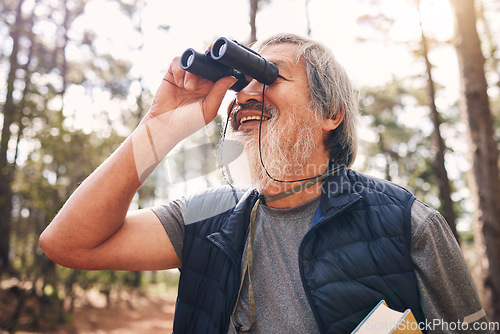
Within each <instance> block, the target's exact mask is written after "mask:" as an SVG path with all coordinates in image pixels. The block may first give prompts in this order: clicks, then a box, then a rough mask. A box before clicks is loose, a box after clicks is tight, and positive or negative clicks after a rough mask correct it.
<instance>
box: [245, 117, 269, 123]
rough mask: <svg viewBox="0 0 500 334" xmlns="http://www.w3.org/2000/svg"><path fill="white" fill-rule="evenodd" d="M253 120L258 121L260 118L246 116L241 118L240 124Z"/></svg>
mask: <svg viewBox="0 0 500 334" xmlns="http://www.w3.org/2000/svg"><path fill="white" fill-rule="evenodd" d="M265 119H266V118H264V120H265ZM253 120H256V121H260V116H246V117H243V118H241V120H240V123H244V122H246V121H253Z"/></svg>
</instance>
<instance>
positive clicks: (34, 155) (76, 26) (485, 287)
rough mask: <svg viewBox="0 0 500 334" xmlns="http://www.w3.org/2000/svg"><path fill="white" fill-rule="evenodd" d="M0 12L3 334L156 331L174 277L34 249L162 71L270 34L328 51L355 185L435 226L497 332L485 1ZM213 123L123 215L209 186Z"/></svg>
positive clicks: (228, 0)
mask: <svg viewBox="0 0 500 334" xmlns="http://www.w3.org/2000/svg"><path fill="white" fill-rule="evenodd" d="M0 9H1V10H0V18H1V20H0V43H1V44H0V77H1V79H0V105H1V107H0V108H1V109H0V110H1V114H0V129H1V131H2V132H1V139H0V332H1V331H5V332H9V333H14V332H28V333H33V332H54V333H94V332H101V333H107V332H117V333H127V332H129V333H149V332H151V333H156V332H158V331H159V330H162V329H167V330H168V329H171V316H172V312H173V305H174V303H175V295H176V284H177V278H178V273H177V271H176V270H170V271H159V272H116V271H114V272H112V271H101V272H98V271H77V270H70V269H67V268H63V267H60V266H58V265H55V264H54V263H53V262H51V261H50V260H49V259H48V258H46V257H45V256H44V254H43V253H42V252H41V250H40V249H39V247H38V236H39V235H40V233H41V232H42V231H43V229H44V228H45V227H46V226H47V225H48V224H49V222H50V221H51V219H52V218H53V217H54V215H55V214H56V213H57V211H58V210H59V209H60V208H61V207H62V205H63V203H64V202H65V201H66V199H67V198H68V197H69V196H70V194H71V193H72V192H73V191H74V190H75V189H76V187H77V186H78V184H79V183H80V182H82V181H83V180H84V179H85V177H86V176H87V175H89V174H90V173H91V172H92V171H93V170H94V169H95V168H96V167H97V166H98V165H99V164H100V163H101V162H102V161H103V160H104V159H105V158H106V157H107V156H108V155H109V154H110V153H111V152H112V151H113V150H114V149H116V148H117V146H118V145H119V144H120V143H121V142H122V141H123V140H124V139H125V138H126V137H127V136H128V135H129V134H130V133H131V132H132V131H133V129H134V128H135V126H136V125H137V124H138V123H139V121H140V120H141V119H142V117H143V116H144V115H145V113H146V112H147V111H148V108H149V105H150V103H151V100H152V96H153V95H154V93H155V91H156V88H157V87H158V85H159V83H160V82H161V79H162V77H163V74H164V72H165V71H166V70H167V68H168V66H169V64H170V61H171V59H172V58H173V57H175V56H178V55H180V54H181V53H182V52H183V51H184V50H185V49H186V48H189V47H192V48H194V49H197V50H198V51H203V50H205V49H206V47H207V46H208V45H209V44H210V43H212V42H213V41H214V40H215V39H216V38H218V37H221V36H223V37H228V38H231V39H235V40H238V41H239V42H241V43H245V44H248V45H250V44H251V43H252V42H254V41H255V40H256V39H259V38H264V37H266V36H268V35H270V34H273V33H277V32H293V33H298V34H301V35H309V36H311V37H312V38H314V39H318V40H320V41H321V42H323V43H324V44H326V45H327V46H329V47H330V48H331V49H332V51H333V52H334V54H335V55H336V57H337V59H338V60H339V62H340V63H341V64H342V65H343V66H344V67H345V68H346V69H347V71H348V73H349V75H350V76H351V78H352V80H353V82H354V83H355V85H356V87H357V89H358V90H359V92H360V111H361V114H362V117H361V119H360V126H361V130H360V136H361V142H360V148H359V150H360V153H359V155H358V158H357V161H356V162H355V165H354V166H353V168H354V169H357V170H360V171H363V172H367V173H369V174H371V175H375V176H378V177H382V178H385V179H388V180H391V181H393V182H396V183H398V184H400V185H402V186H405V187H407V188H408V189H410V190H411V191H412V192H414V193H415V194H416V196H417V198H419V199H420V200H422V201H424V202H426V203H428V204H430V205H432V206H433V207H435V208H436V209H438V210H440V212H441V213H442V214H443V215H444V216H445V218H446V219H447V221H448V223H449V224H450V227H451V228H452V230H453V231H454V233H455V235H456V237H457V240H458V242H459V243H460V246H461V248H462V250H463V252H464V255H465V257H466V260H467V262H468V264H469V267H470V269H471V272H472V273H473V275H474V278H475V280H476V284H477V287H478V290H479V292H480V295H481V298H482V300H483V303H484V306H485V309H486V310H487V313H488V315H489V317H490V320H491V321H497V322H500V219H499V218H498V217H500V196H499V195H498V194H499V193H500V181H499V171H498V158H499V151H498V147H499V143H500V120H499V119H500V65H499V62H500V51H499V49H498V48H499V45H500V21H499V20H498V17H500V2H499V1H497V0H475V1H474V0H351V1H341V0H214V1H203V0H191V1H179V0H148V1H146V0H89V1H84V0H3V1H2V2H1V3H0ZM231 97H232V96H231V93H228V96H227V97H226V100H225V102H224V104H226V103H228V101H229V100H230V98H231ZM223 110H225V108H224V107H223V108H221V113H220V116H219V117H218V118H217V119H216V121H215V122H213V123H212V124H210V125H209V126H207V127H206V128H205V129H203V130H202V131H200V132H198V133H197V134H195V135H193V136H192V137H190V138H188V139H186V140H184V141H183V142H181V143H180V144H179V145H178V146H177V147H176V148H175V149H174V151H172V152H171V153H170V154H169V155H168V156H167V158H165V160H164V161H163V162H162V164H161V165H160V167H159V168H157V170H156V171H155V172H154V174H153V175H151V176H150V177H149V178H148V180H147V181H146V183H145V185H144V186H143V187H142V188H141V189H140V191H139V192H138V193H137V194H136V197H135V199H134V201H133V203H132V207H131V209H136V208H144V207H149V206H153V205H158V204H161V203H164V202H166V201H170V200H173V199H176V198H178V197H180V196H183V195H186V194H190V193H192V192H196V191H198V190H200V189H203V188H206V187H209V186H217V185H219V184H222V183H223V181H222V178H221V175H220V172H219V170H218V169H217V166H216V162H215V152H214V150H213V146H214V144H215V143H217V141H218V140H219V137H220V132H221V127H222V125H223V122H224V111H223ZM165 131H168V129H166V130H165ZM110 319H113V321H111V322H110V321H109V320H110ZM113 324H114V325H113ZM117 326H121V327H117ZM137 326H142V327H137ZM117 328H118V329H117ZM117 330H118V331H117Z"/></svg>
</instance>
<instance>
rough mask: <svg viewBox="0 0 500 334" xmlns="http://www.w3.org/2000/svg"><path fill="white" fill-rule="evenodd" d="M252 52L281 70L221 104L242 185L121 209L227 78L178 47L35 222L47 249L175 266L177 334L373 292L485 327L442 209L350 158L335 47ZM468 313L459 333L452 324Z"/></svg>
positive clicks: (286, 38)
mask: <svg viewBox="0 0 500 334" xmlns="http://www.w3.org/2000/svg"><path fill="white" fill-rule="evenodd" d="M256 50H257V51H258V52H260V54H261V55H262V56H263V57H264V58H265V59H267V60H269V61H271V62H272V63H274V64H275V65H276V66H277V67H278V68H279V77H278V78H277V79H276V81H275V82H274V83H272V84H270V85H263V84H261V83H259V82H257V81H256V80H253V81H251V82H250V83H249V84H248V85H247V86H246V87H245V88H244V89H242V90H241V91H240V92H239V93H238V94H237V96H236V99H235V103H234V104H233V105H231V107H230V110H229V116H230V119H229V120H228V122H229V128H230V129H229V130H230V133H229V134H228V138H230V139H231V140H232V141H238V142H241V143H242V146H243V147H244V154H242V155H241V156H242V157H245V158H246V163H247V164H248V171H249V172H248V174H249V175H250V176H251V186H250V187H249V189H248V190H246V189H242V190H240V188H238V189H236V188H233V187H229V186H226V187H220V188H215V189H208V190H206V191H204V192H202V193H199V194H195V195H191V196H189V197H186V198H181V199H179V200H176V201H173V202H171V203H166V204H165V205H162V206H159V207H155V208H151V209H144V210H138V211H129V210H128V209H129V205H130V203H131V201H132V198H133V196H134V194H135V193H136V191H137V190H138V188H139V187H140V186H141V184H142V182H143V181H144V180H145V178H146V177H147V176H148V175H149V174H150V173H151V171H152V170H153V169H154V168H155V167H156V166H157V164H158V163H159V162H160V161H161V159H162V158H163V157H164V156H165V155H166V154H167V153H168V152H169V151H170V150H171V149H172V148H173V147H174V146H175V144H177V143H178V142H179V141H180V140H182V139H184V138H186V137H188V136H189V135H191V134H192V133H194V132H195V131H197V130H199V129H200V128H202V127H203V126H204V125H205V124H207V123H209V122H211V121H212V120H214V118H215V116H216V114H217V112H218V109H219V107H220V105H221V102H222V100H223V97H224V96H225V93H226V91H227V90H228V89H229V87H230V86H231V85H232V84H234V82H235V78H232V77H226V78H222V79H220V80H218V81H217V82H216V83H212V82H210V81H208V80H206V79H203V78H201V77H198V76H196V75H193V74H191V73H188V72H186V71H184V70H182V69H181V68H180V65H179V59H178V58H176V59H174V60H173V62H172V63H171V65H170V68H169V70H168V72H167V73H166V75H165V77H164V79H163V81H162V83H161V85H160V87H159V89H158V91H157V93H156V95H155V98H154V100H153V104H152V107H151V110H150V111H149V113H148V115H147V116H146V117H145V118H144V119H143V121H142V122H141V124H140V125H139V126H138V127H137V129H136V130H135V131H134V132H133V133H132V135H131V136H130V137H129V138H127V140H125V142H124V143H123V144H122V145H121V146H120V148H118V150H117V151H116V152H114V153H113V154H112V155H111V156H110V157H109V158H108V159H107V160H106V161H105V162H104V163H103V164H102V165H101V166H100V167H99V168H98V169H96V171H95V172H94V173H93V174H91V175H90V176H89V177H88V178H87V179H86V180H85V181H84V182H83V183H82V185H81V186H80V187H79V188H78V189H77V190H76V191H75V193H74V194H73V195H72V196H71V197H70V198H69V199H68V201H67V203H66V204H65V205H64V207H63V208H62V210H61V211H60V212H59V214H58V215H57V216H56V217H55V218H54V220H53V222H52V223H51V224H50V225H49V226H48V228H47V229H46V230H45V231H44V232H43V234H42V235H41V237H40V245H41V247H42V249H43V250H44V252H45V253H46V254H47V256H49V257H50V258H51V259H52V260H54V261H55V262H57V263H59V264H61V265H63V266H67V267H72V268H78V269H94V270H95V269H116V270H159V269H168V268H180V272H181V275H180V282H179V291H178V298H177V303H176V314H175V320H174V332H176V333H201V332H203V333H205V332H206V333H235V332H251V333H350V332H351V331H352V330H353V329H354V328H355V327H356V325H357V324H358V323H359V322H360V321H361V320H362V319H363V318H364V317H365V316H366V315H367V314H368V313H369V311H370V310H371V309H372V308H373V307H374V306H375V305H376V304H377V303H378V302H379V301H380V300H382V299H383V300H385V301H386V302H387V303H388V305H389V306H390V307H392V308H394V309H397V310H399V311H403V310H405V309H411V310H412V312H413V313H414V315H415V317H416V319H417V321H418V322H420V324H422V325H425V324H427V325H429V324H431V323H432V322H433V324H434V326H433V327H432V328H431V327H429V326H427V327H425V326H424V327H423V330H424V331H426V330H428V331H429V332H435V333H440V332H442V333H445V332H464V333H466V332H470V333H472V332H474V333H478V332H479V331H477V330H472V325H473V324H478V323H479V324H482V323H485V322H486V321H487V320H486V318H485V316H484V311H483V309H482V306H481V303H480V301H479V298H478V296H477V292H476V288H475V286H474V283H473V281H472V278H471V275H470V273H469V270H468V268H467V265H466V263H465V261H464V258H463V256H462V254H461V251H460V248H459V246H458V244H457V243H456V241H455V239H454V237H453V235H452V233H451V232H450V230H449V228H448V225H447V224H446V222H445V221H444V219H443V218H442V216H441V215H439V213H437V212H436V211H435V210H433V209H431V208H430V207H428V206H426V205H425V204H423V203H421V202H419V201H418V200H416V199H415V197H414V196H413V195H412V194H411V193H410V192H408V191H407V190H405V189H404V188H402V187H399V186H397V185H394V184H392V183H389V182H386V181H383V180H380V179H376V178H373V177H369V176H367V175H364V174H361V173H359V172H356V171H354V170H351V169H349V166H351V165H352V163H353V161H354V159H355V156H356V144H357V141H356V117H357V102H356V96H355V93H354V90H353V88H352V86H351V83H350V81H349V78H348V76H347V75H346V73H345V71H344V70H343V68H342V67H341V66H340V65H339V64H338V62H337V61H336V60H335V58H334V56H333V55H332V53H331V52H330V51H329V50H328V49H326V48H325V47H324V46H322V45H321V44H320V43H318V42H315V41H312V40H310V39H308V38H304V37H300V36H296V35H292V34H278V35H275V36H272V37H271V38H269V39H267V40H265V41H262V42H260V43H258V44H257V46H256ZM220 150H221V152H222V154H221V155H222V156H223V155H224V154H225V151H227V147H225V146H222V148H220ZM240 168H242V166H240V165H238V167H237V169H238V170H240ZM238 170H236V172H238ZM229 172H230V173H231V171H229ZM231 174H232V173H231ZM236 174H237V173H236ZM464 321H465V323H467V324H468V325H470V326H468V327H467V328H468V329H467V330H466V329H465V328H464V327H462V328H459V329H463V331H461V330H457V327H456V326H454V327H453V328H452V329H450V326H448V327H445V324H448V325H450V324H451V325H453V324H457V323H462V324H463V323H464ZM439 323H441V325H439ZM484 332H487V331H484Z"/></svg>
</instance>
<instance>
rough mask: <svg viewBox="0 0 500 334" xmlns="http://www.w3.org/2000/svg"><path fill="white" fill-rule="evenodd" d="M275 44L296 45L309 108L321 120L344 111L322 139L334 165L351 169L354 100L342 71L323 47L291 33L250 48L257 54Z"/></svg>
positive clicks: (354, 141)
mask: <svg viewBox="0 0 500 334" xmlns="http://www.w3.org/2000/svg"><path fill="white" fill-rule="evenodd" d="M276 44H295V45H297V46H298V49H297V54H296V60H297V61H298V60H299V59H301V58H302V59H303V60H304V65H305V69H306V72H307V77H308V81H309V95H310V97H311V104H312V109H313V110H317V111H318V112H319V113H320V114H321V115H322V116H323V117H324V118H335V117H338V116H339V115H341V113H342V111H343V112H344V119H343V121H342V123H341V124H340V125H339V126H338V127H337V128H336V129H335V130H332V131H330V133H329V134H328V136H327V138H326V139H325V148H326V149H327V150H328V152H329V153H330V159H331V160H332V161H333V162H334V163H335V164H343V165H346V166H347V167H349V166H351V165H352V163H353V162H354V159H355V158H356V152H357V142H358V140H357V133H356V126H357V117H358V98H357V94H356V93H355V91H354V89H353V86H352V84H351V81H350V79H349V77H348V76H347V73H346V72H345V70H344V68H343V67H342V66H341V65H340V64H339V63H338V62H337V60H336V59H335V57H334V55H333V53H332V52H331V51H330V49H328V48H327V47H325V46H324V45H323V44H321V43H319V42H317V41H314V40H312V39H310V38H307V37H303V36H298V35H295V34H285V33H282V34H277V35H274V36H271V37H269V38H267V39H265V40H263V41H259V42H257V44H256V45H255V46H254V47H255V48H256V50H257V51H258V52H261V51H262V50H263V49H264V48H265V47H267V46H270V45H276Z"/></svg>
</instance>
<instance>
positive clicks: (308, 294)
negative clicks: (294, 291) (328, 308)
mask: <svg viewBox="0 0 500 334" xmlns="http://www.w3.org/2000/svg"><path fill="white" fill-rule="evenodd" d="M361 200H362V198H361V197H360V198H358V199H356V200H355V201H353V202H351V203H349V204H348V205H346V206H344V207H343V208H342V209H341V210H339V211H338V212H336V213H335V214H334V215H333V216H331V217H328V218H326V219H323V220H321V221H319V222H318V223H317V224H316V225H314V226H313V227H311V228H310V229H309V231H307V232H306V234H305V235H304V237H303V238H302V241H301V242H300V246H299V254H298V261H299V273H300V279H301V281H302V287H303V288H304V292H305V294H306V297H307V301H308V302H309V306H310V308H311V310H312V313H313V315H314V319H315V320H316V324H317V325H318V329H319V331H320V333H326V332H325V328H324V325H323V324H322V323H321V319H320V317H319V313H318V310H317V309H316V306H315V305H314V301H313V297H312V295H311V291H310V290H309V287H308V286H307V283H306V280H305V278H304V265H303V264H302V253H303V251H304V244H305V242H304V241H305V240H306V239H307V238H308V237H309V236H310V235H312V233H313V232H314V231H316V230H317V229H318V228H320V227H321V226H323V225H324V224H326V223H328V222H330V221H332V220H334V219H335V218H337V217H338V216H340V215H341V214H342V213H344V212H346V211H348V210H349V209H350V208H352V207H353V206H354V205H356V204H358V203H359V202H360V201H361Z"/></svg>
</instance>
